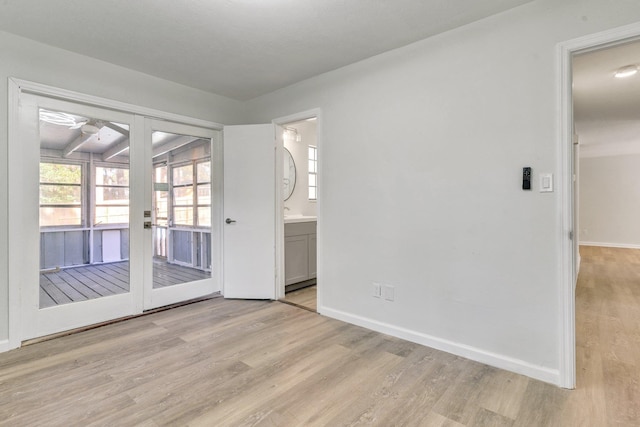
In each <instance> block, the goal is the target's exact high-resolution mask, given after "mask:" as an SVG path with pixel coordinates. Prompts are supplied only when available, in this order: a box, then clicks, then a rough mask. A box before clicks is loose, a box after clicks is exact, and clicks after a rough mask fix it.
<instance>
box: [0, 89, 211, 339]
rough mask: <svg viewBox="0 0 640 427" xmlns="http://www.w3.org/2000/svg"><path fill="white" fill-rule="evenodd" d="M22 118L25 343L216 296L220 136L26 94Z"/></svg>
mask: <svg viewBox="0 0 640 427" xmlns="http://www.w3.org/2000/svg"><path fill="white" fill-rule="evenodd" d="M18 117H19V127H18V129H19V131H18V138H17V140H15V141H10V144H9V155H10V158H11V159H12V160H11V162H10V166H9V177H10V178H9V181H10V182H9V187H10V190H9V200H10V204H9V214H10V218H13V219H12V220H11V229H10V232H9V241H10V247H11V248H12V250H11V253H10V266H11V267H10V272H9V274H10V278H11V280H13V281H15V283H18V284H19V285H18V286H19V289H20V294H21V328H20V329H21V334H20V339H21V340H26V339H30V338H34V337H39V336H43V335H47V334H51V333H56V332H60V331H64V330H69V329H73V328H77V327H81V326H86V325H90V324H95V323H100V322H104V321H108V320H111V319H115V318H119V317H124V316H128V315H132V314H136V313H141V312H143V311H144V310H146V309H150V308H155V307H159V306H163V305H167V304H171V303H175V302H179V301H184V300H187V299H191V298H195V297H199V296H203V295H207V294H211V293H213V292H216V291H218V290H219V288H220V285H219V283H220V279H219V277H220V274H221V273H220V265H219V264H220V263H219V261H218V259H219V258H220V257H221V255H220V249H219V248H220V246H221V240H220V231H219V229H218V228H219V226H218V225H217V224H219V223H220V222H221V221H220V218H219V216H220V214H219V206H220V197H221V191H220V188H219V186H220V185H221V184H220V182H221V178H220V174H221V172H220V170H221V159H220V154H221V153H220V151H221V150H220V143H221V141H220V140H219V137H218V135H217V131H213V130H209V129H202V128H198V127H193V126H186V125H180V124H175V123H167V122H161V121H155V120H152V119H149V118H146V117H143V116H140V115H134V114H128V113H124V112H120V111H113V110H109V109H103V108H99V107H94V106H87V105H81V104H76V103H73V102H67V101H62V100H59V99H52V98H47V97H43V96H36V95H30V94H24V93H23V94H21V95H20V105H19V111H18Z"/></svg>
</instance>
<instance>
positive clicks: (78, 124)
mask: <svg viewBox="0 0 640 427" xmlns="http://www.w3.org/2000/svg"><path fill="white" fill-rule="evenodd" d="M87 123H88V122H86V121H84V122H78V123H76V124H75V125H73V126H69V129H80V128H81V127H82V126H84V125H86V124H87Z"/></svg>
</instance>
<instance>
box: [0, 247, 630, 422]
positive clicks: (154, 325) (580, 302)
mask: <svg viewBox="0 0 640 427" xmlns="http://www.w3.org/2000/svg"><path fill="white" fill-rule="evenodd" d="M583 249H584V248H581V254H582V270H581V273H580V278H579V282H578V288H577V292H576V298H577V300H576V310H577V311H576V333H577V348H576V353H577V366H578V370H577V386H578V389H577V390H573V391H570V390H563V389H559V388H558V387H555V386H553V385H551V384H546V383H543V382H540V381H536V380H533V379H530V378H526V377H524V376H520V375H517V374H514V373H510V372H505V371H501V370H499V369H496V368H492V367H489V366H486V365H483V364H480V363H477V362H473V361H470V360H467V359H464V358H461V357H458V356H454V355H451V354H447V353H443V352H440V351H437V350H434V349H430V348H426V347H423V346H420V345H417V344H413V343H409V342H406V341H402V340H399V339H397V338H393V337H389V336H386V335H383V334H379V333H376V332H373V331H370V330H367V329H364V328H361V327H357V326H354V325H349V324H346V323H342V322H339V321H337V320H333V319H329V318H326V317H323V316H320V315H318V314H316V313H312V312H309V311H307V310H302V309H300V308H297V307H294V306H291V305H287V304H281V303H278V302H268V301H238V300H225V299H223V298H215V299H211V300H207V301H202V302H199V303H195V304H190V305H188V306H183V307H179V308H176V309H172V310H168V311H163V312H157V313H153V314H150V315H147V316H143V317H140V318H136V319H131V320H128V321H125V322H119V323H114V324H111V325H107V326H104V327H101V328H96V329H92V330H88V331H85V332H81V333H77V334H73V335H69V336H64V337H61V338H57V339H54V340H50V341H44V342H40V343H37V344H33V345H29V346H26V347H23V348H20V349H17V350H13V351H10V352H7V353H3V354H0V426H5V425H6V426H12V427H13V426H18V427H21V426H33V425H47V426H49V425H54V426H57V425H60V426H69V425H96V426H97V425H100V426H103V425H118V426H120V425H123V426H124V425H136V426H164V425H206V426H211V425H215V426H237V425H252V426H258V425H260V426H286V427H289V426H302V425H304V426H307V425H309V426H313V425H322V426H342V425H349V426H365V425H366V426H385V427H386V426H428V427H431V426H455V427H461V426H464V427H472V426H483V427H486V426H505V427H522V426H526V427H549V426H561V427H565V426H571V427H573V426H580V427H582V426H585V427H591V426H594V427H596V426H597V427H601V426H602V427H608V426H611V427H614V426H615V427H620V426H625V427H626V426H638V419H640V413H639V412H638V410H639V408H640V405H638V402H640V380H639V378H640V357H638V355H639V354H640V307H638V306H637V304H640V301H638V299H637V297H638V288H639V287H640V251H638V250H617V249H614V248H588V249H584V250H583ZM101 267H102V268H101V269H100V271H101V272H102V273H106V272H107V271H112V272H113V275H114V276H118V277H119V278H120V279H123V278H124V277H128V273H126V272H127V271H128V263H122V264H119V265H109V266H107V265H103V266H101ZM73 270H76V269H68V270H66V271H65V274H68V275H69V277H71V276H72V273H71V272H69V273H66V272H67V271H73ZM94 274H97V273H94ZM69 277H67V279H69ZM73 277H78V280H80V279H82V277H87V276H84V275H82V276H79V275H77V274H75V275H73ZM41 281H42V283H43V285H45V286H52V285H53V283H52V282H51V281H50V280H48V279H43V278H42V277H41ZM67 283H68V284H71V283H70V282H69V281H67ZM75 285H77V283H74V286H75ZM76 290H77V289H76ZM41 292H44V289H43V288H41Z"/></svg>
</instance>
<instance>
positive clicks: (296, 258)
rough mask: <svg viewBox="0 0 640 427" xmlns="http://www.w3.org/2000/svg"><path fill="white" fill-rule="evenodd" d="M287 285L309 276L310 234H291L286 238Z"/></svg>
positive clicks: (285, 270) (285, 276) (285, 263)
mask: <svg viewBox="0 0 640 427" xmlns="http://www.w3.org/2000/svg"><path fill="white" fill-rule="evenodd" d="M284 278H285V285H290V284H292V283H298V282H302V281H303V280H307V279H308V278H309V236H307V235H302V236H290V237H285V239H284Z"/></svg>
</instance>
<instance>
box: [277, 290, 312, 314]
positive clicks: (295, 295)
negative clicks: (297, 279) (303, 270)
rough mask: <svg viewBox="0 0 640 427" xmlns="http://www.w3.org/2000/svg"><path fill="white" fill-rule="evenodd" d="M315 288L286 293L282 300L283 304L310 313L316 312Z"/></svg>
mask: <svg viewBox="0 0 640 427" xmlns="http://www.w3.org/2000/svg"><path fill="white" fill-rule="evenodd" d="M317 301H318V297H317V286H316V285H313V286H307V287H306V288H302V289H298V290H295V291H292V292H287V293H286V294H285V296H284V298H283V302H287V303H290V304H293V305H296V306H298V307H302V308H306V309H307V310H311V311H318V308H317V305H318V302H317Z"/></svg>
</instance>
